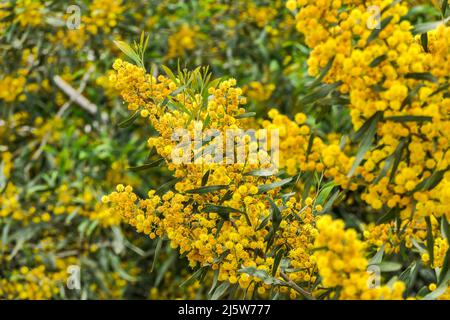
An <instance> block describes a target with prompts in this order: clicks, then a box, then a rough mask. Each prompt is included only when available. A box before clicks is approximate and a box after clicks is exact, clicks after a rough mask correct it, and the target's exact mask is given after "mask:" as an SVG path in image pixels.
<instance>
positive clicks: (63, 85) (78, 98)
mask: <svg viewBox="0 0 450 320" xmlns="http://www.w3.org/2000/svg"><path fill="white" fill-rule="evenodd" d="M93 71H94V68H93V67H91V68H89V70H88V71H87V72H86V73H85V74H84V75H83V78H82V79H81V83H80V86H79V87H78V90H75V89H74V88H73V87H72V86H70V85H69V84H68V83H67V82H65V81H64V80H63V79H62V78H61V77H60V76H54V77H53V80H54V81H55V84H56V85H57V86H58V87H59V88H60V89H61V90H63V91H64V92H65V93H66V94H67V95H68V96H69V97H70V100H69V101H67V102H66V103H64V105H63V106H62V107H61V108H60V109H59V110H58V112H57V113H56V115H55V118H61V117H62V115H63V113H64V111H66V110H67V109H68V108H69V107H70V105H71V104H72V102H76V103H77V104H78V105H79V106H81V107H82V108H84V109H86V110H87V111H89V112H91V113H96V112H97V106H96V105H95V104H93V103H91V102H90V101H89V100H87V99H86V98H85V97H84V96H82V95H81V92H83V91H84V89H85V88H86V84H87V81H88V80H89V76H90V75H91V73H92V72H93ZM48 139H50V131H48V132H47V133H46V134H45V136H44V137H43V138H42V141H41V143H40V144H39V148H38V149H37V150H36V152H35V153H34V154H33V156H32V157H31V160H36V159H38V158H39V157H40V155H41V154H42V151H43V150H44V148H45V146H46V145H47V142H48Z"/></svg>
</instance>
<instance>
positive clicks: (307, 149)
mask: <svg viewBox="0 0 450 320" xmlns="http://www.w3.org/2000/svg"><path fill="white" fill-rule="evenodd" d="M315 137H316V135H315V133H314V132H313V133H311V135H310V136H309V140H308V147H307V148H306V161H308V158H309V155H310V154H311V150H312V147H313V144H314V138H315Z"/></svg>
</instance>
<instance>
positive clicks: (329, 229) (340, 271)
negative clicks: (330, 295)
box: [314, 215, 405, 300]
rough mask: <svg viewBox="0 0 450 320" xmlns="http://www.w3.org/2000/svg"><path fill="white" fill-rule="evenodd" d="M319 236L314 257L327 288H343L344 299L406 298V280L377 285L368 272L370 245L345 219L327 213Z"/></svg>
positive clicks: (319, 228) (320, 225)
mask: <svg viewBox="0 0 450 320" xmlns="http://www.w3.org/2000/svg"><path fill="white" fill-rule="evenodd" d="M317 230H318V236H317V238H316V241H315V248H316V251H315V253H314V257H315V259H316V261H317V267H318V270H319V275H320V276H321V278H322V284H323V286H324V287H325V288H327V287H328V288H329V287H340V288H341V290H340V294H339V298H340V299H344V300H347V299H350V300H355V299H363V300H375V299H386V300H391V299H395V300H398V299H402V294H403V291H404V289H405V285H404V283H403V282H399V281H397V282H395V283H394V284H393V285H392V288H391V287H388V286H376V283H375V282H374V283H372V279H371V277H372V275H371V273H370V272H369V271H368V266H369V263H368V261H367V258H366V251H365V250H366V244H365V243H364V242H363V241H361V240H359V239H358V234H357V233H356V231H355V230H354V229H349V230H345V228H344V221H342V220H333V219H332V218H331V216H328V215H325V216H322V217H320V218H319V219H318V220H317Z"/></svg>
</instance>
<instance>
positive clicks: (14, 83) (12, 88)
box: [0, 75, 27, 102]
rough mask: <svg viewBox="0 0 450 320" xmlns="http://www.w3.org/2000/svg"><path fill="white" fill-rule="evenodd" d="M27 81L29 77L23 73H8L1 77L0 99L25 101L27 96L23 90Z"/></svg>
mask: <svg viewBox="0 0 450 320" xmlns="http://www.w3.org/2000/svg"><path fill="white" fill-rule="evenodd" d="M26 82H27V79H26V77H25V76H23V75H18V76H11V75H7V76H5V77H3V78H2V79H0V100H4V101H5V102H13V101H16V100H19V101H24V100H25V98H26V97H25V95H24V94H23V90H24V87H25V83H26Z"/></svg>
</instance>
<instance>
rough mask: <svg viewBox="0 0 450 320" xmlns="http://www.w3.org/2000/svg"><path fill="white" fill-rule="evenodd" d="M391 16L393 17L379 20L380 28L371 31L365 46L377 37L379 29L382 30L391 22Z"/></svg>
mask: <svg viewBox="0 0 450 320" xmlns="http://www.w3.org/2000/svg"><path fill="white" fill-rule="evenodd" d="M392 18H393V16H389V17H387V18H385V19H383V20H382V21H381V23H380V28H378V29H374V30H373V31H372V33H371V34H370V35H369V37H368V38H367V41H366V46H367V45H368V44H369V43H371V42H372V41H373V40H375V39H376V38H377V37H378V35H379V34H380V33H381V31H383V30H384V28H386V27H387V26H388V24H389V23H390V22H391V20H392Z"/></svg>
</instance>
